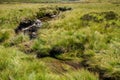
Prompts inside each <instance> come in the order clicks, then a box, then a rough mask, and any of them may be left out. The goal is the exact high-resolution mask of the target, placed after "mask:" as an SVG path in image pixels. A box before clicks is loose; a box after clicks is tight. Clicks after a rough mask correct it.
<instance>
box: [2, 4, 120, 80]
mask: <svg viewBox="0 0 120 80" xmlns="http://www.w3.org/2000/svg"><path fill="white" fill-rule="evenodd" d="M56 6H68V7H72V9H73V10H71V11H67V12H63V13H60V15H59V16H58V17H56V18H55V19H52V20H50V21H48V22H44V23H43V27H42V28H41V29H40V30H39V35H38V38H36V39H34V40H31V41H29V38H28V36H27V35H23V34H19V35H16V34H15V33H14V29H15V28H16V27H17V25H18V24H19V22H20V21H21V20H22V19H24V18H30V19H34V18H36V15H37V13H38V12H39V13H40V11H39V8H43V7H44V8H46V7H47V8H48V7H56ZM119 8H120V5H118V4H111V3H88V4H87V3H84V4H81V3H78V4H77V3H76V4H75V3H74V4H67V3H66V4H60V3H56V4H32V3H29V4H25V3H22V4H1V5H0V45H1V47H0V71H1V72H0V79H1V80H6V79H13V80H14V79H15V80H26V79H27V80H29V79H31V80H61V79H62V80H79V79H81V80H99V78H101V79H102V80H104V79H109V80H119V78H120V60H119V57H120V53H119V52H120V36H119V34H120V19H119V18H120V15H119V14H120V11H119ZM110 11H112V12H114V13H115V15H116V14H117V17H118V19H112V20H107V19H106V15H107V14H105V12H110ZM86 14H89V15H91V16H92V17H95V20H94V18H93V19H92V20H91V18H90V20H88V21H87V20H86V19H85V20H84V19H83V20H82V19H81V17H84V15H86ZM108 14H109V13H108ZM110 15H111V14H110ZM100 19H103V21H102V22H99V20H100ZM96 20H97V22H96ZM113 23H114V24H113ZM8 34H9V35H8ZM11 44H12V45H11ZM13 44H14V45H13ZM26 45H27V47H26ZM29 51H30V52H29ZM25 53H31V54H25ZM36 55H42V56H47V57H44V58H40V59H38V58H36ZM50 57H51V58H50ZM53 57H54V58H57V59H54V58H53ZM66 61H69V62H70V64H72V65H73V66H71V65H69V64H66V63H65V62H66ZM75 63H77V64H78V67H79V69H78V70H75V69H76V68H75V66H74V65H76V64H75ZM98 77H99V78H98Z"/></svg>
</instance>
